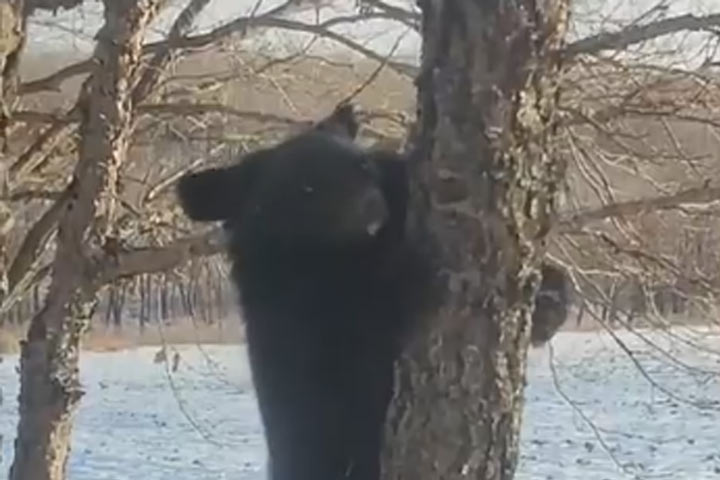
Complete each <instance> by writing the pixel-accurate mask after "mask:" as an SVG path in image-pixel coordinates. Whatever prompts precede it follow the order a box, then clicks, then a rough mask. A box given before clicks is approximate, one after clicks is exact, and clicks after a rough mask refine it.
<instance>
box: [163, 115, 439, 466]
mask: <svg viewBox="0 0 720 480" xmlns="http://www.w3.org/2000/svg"><path fill="white" fill-rule="evenodd" d="M356 133H357V124H356V122H355V118H354V113H353V112H352V107H351V106H342V107H340V108H338V109H337V110H336V111H335V113H334V114H333V116H331V117H330V118H328V119H326V120H324V121H323V122H320V123H319V124H317V125H316V126H315V127H314V128H312V129H310V130H309V131H306V132H304V133H301V134H300V135H297V136H295V137H293V138H290V139H289V140H287V141H285V142H282V143H280V144H279V145H276V146H274V147H271V148H266V149H262V150H259V151H256V152H254V153H251V154H249V155H247V156H245V158H243V159H242V160H241V161H240V162H239V163H237V164H236V165H233V166H229V167H226V168H217V169H208V170H204V171H200V172H198V173H191V174H187V175H185V176H184V177H183V178H181V180H180V181H179V184H178V188H177V190H178V196H179V199H180V202H181V206H182V208H183V210H184V211H185V213H186V214H187V215H188V216H189V217H190V218H191V219H193V220H197V221H222V222H223V226H224V228H225V230H226V232H227V234H228V237H229V254H230V258H231V261H232V276H233V279H234V281H235V283H236V284H237V287H238V288H239V291H240V301H241V305H242V310H243V317H244V319H245V322H246V334H247V341H248V351H249V357H250V365H251V370H252V374H253V382H254V384H255V387H256V391H257V396H258V402H259V408H260V413H261V417H262V421H263V425H264V429H265V436H266V440H267V445H268V451H269V460H270V471H271V472H272V478H273V480H337V479H340V478H347V479H356V480H375V479H377V478H378V477H379V474H380V464H379V459H380V451H381V444H382V436H383V428H384V421H385V413H386V410H387V406H388V403H389V401H390V398H391V395H392V388H393V375H394V373H393V365H394V361H395V359H396V358H397V357H398V355H399V354H400V350H401V346H402V340H403V337H404V334H405V332H406V331H407V327H408V326H410V325H411V324H412V323H413V321H414V320H415V319H416V317H417V316H418V315H419V314H420V313H421V310H422V309H423V308H424V302H425V301H427V299H429V298H430V293H431V287H430V285H431V283H432V273H431V269H430V266H429V264H428V263H427V262H426V260H425V258H424V257H423V256H422V255H420V254H419V252H418V249H416V248H415V247H414V246H413V244H412V243H411V242H410V241H409V240H408V238H407V236H406V235H405V215H406V204H407V199H408V185H407V174H406V171H405V161H404V159H403V158H401V157H400V156H399V155H397V154H395V153H390V152H379V151H368V150H364V149H362V148H360V147H358V146H357V145H355V144H354V143H353V140H354V137H355V134H356Z"/></svg>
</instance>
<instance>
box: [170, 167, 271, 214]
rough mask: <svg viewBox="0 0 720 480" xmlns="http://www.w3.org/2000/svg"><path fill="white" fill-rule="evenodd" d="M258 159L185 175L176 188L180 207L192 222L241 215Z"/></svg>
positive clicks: (256, 168)
mask: <svg viewBox="0 0 720 480" xmlns="http://www.w3.org/2000/svg"><path fill="white" fill-rule="evenodd" d="M260 156H261V155H251V156H248V157H246V158H245V159H244V160H243V161H241V162H240V164H238V165H234V166H232V167H227V168H210V169H207V170H202V171H200V172H195V173H188V174H186V175H184V176H183V177H182V178H180V181H179V182H178V184H177V195H178V198H179V199H180V206H181V207H182V209H183V211H184V212H185V214H186V215H187V216H188V217H190V219H191V220H195V221H200V222H214V221H220V220H228V219H230V218H232V217H234V216H236V215H239V214H240V211H241V209H242V207H243V204H244V200H245V197H246V196H247V195H248V191H249V190H250V188H251V186H252V183H253V181H254V179H255V172H256V171H257V170H258V165H259V162H258V160H259V158H260Z"/></svg>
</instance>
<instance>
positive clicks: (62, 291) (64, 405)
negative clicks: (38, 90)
mask: <svg viewBox="0 0 720 480" xmlns="http://www.w3.org/2000/svg"><path fill="white" fill-rule="evenodd" d="M162 3H163V2H162V0H105V24H104V27H103V28H102V30H101V32H100V34H99V35H98V44H97V47H96V49H95V53H94V61H95V70H94V71H93V73H92V74H91V76H90V77H89V78H88V80H87V81H86V83H85V84H84V86H83V93H82V94H81V95H82V97H81V102H80V105H81V106H82V107H81V109H80V110H81V115H82V121H81V136H80V141H79V142H80V145H79V159H78V164H77V166H76V168H75V172H74V176H73V181H72V184H71V186H70V188H69V189H70V199H69V200H68V202H67V204H66V205H65V206H64V210H65V211H64V212H63V213H62V217H61V219H60V221H59V226H58V234H57V245H56V257H55V261H54V265H53V277H52V282H51V286H50V291H49V293H48V296H47V299H46V302H45V305H44V307H43V309H42V310H41V311H40V312H39V313H38V314H37V315H36V316H35V317H34V318H33V319H32V322H31V325H30V329H29V331H28V336H27V339H26V340H25V341H23V342H22V344H21V358H20V381H21V388H20V396H19V403H20V421H19V424H18V431H17V438H16V440H15V459H14V462H13V465H12V467H11V469H10V480H28V479H32V480H61V479H63V478H65V476H66V465H67V459H68V454H69V451H70V434H71V429H72V417H73V413H74V411H75V409H76V407H77V405H78V402H79V400H80V397H81V396H82V390H81V388H80V382H79V377H78V358H79V343H80V335H81V333H82V331H83V329H84V328H86V326H87V324H88V322H89V319H90V316H91V314H92V310H93V308H94V304H95V301H94V289H93V288H89V285H90V284H92V283H93V278H92V275H89V272H92V271H93V270H94V268H93V262H94V260H93V259H92V258H91V254H90V252H99V251H100V243H101V242H102V241H104V239H103V238H102V234H104V233H105V230H106V227H107V226H108V225H109V224H110V223H111V216H112V210H111V209H112V204H113V201H107V200H108V198H107V194H108V192H112V191H113V187H114V185H112V184H113V182H114V181H115V178H116V175H117V169H118V168H119V167H120V165H121V164H122V162H123V160H124V158H125V155H126V152H127V145H128V141H129V135H130V132H131V127H132V123H133V105H132V102H131V95H132V91H131V87H132V79H133V78H136V73H137V70H138V69H139V68H140V55H141V53H142V39H143V35H144V33H145V30H146V28H147V26H148V25H149V23H150V22H151V21H152V20H153V19H154V17H155V16H156V15H157V12H158V9H159V7H160V5H161V4H162ZM103 200H104V201H103ZM98 216H99V217H101V218H102V219H103V220H104V221H102V222H100V226H101V230H100V232H98V231H97V230H95V231H93V229H91V228H90V227H91V226H93V224H94V223H95V221H96V217H98Z"/></svg>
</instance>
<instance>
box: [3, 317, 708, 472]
mask: <svg viewBox="0 0 720 480" xmlns="http://www.w3.org/2000/svg"><path fill="white" fill-rule="evenodd" d="M673 335H675V336H676V338H674V339H671V338H669V337H668V336H667V335H664V334H654V335H652V336H650V337H649V338H650V339H651V340H652V341H653V342H655V347H651V346H649V345H648V344H647V343H645V342H643V341H642V340H640V339H638V338H636V337H635V336H634V335H633V334H630V333H622V334H618V338H619V341H621V342H623V345H625V347H626V348H627V349H629V350H630V351H632V352H633V356H632V357H630V356H629V355H628V354H627V353H624V352H622V351H621V348H619V347H618V344H617V342H616V341H614V340H613V339H612V338H611V337H610V336H608V335H607V334H598V333H561V334H560V335H559V336H558V337H557V338H556V339H555V340H554V341H553V353H552V358H553V361H552V364H553V365H554V368H551V367H550V363H551V362H550V350H549V349H548V348H543V349H540V350H535V351H533V352H531V355H530V374H529V380H528V389H527V408H526V416H525V422H524V431H523V448H522V458H521V462H520V471H519V472H518V475H517V477H516V478H517V479H518V480H544V479H554V480H561V479H582V480H614V479H623V478H672V479H681V480H683V479H688V480H690V479H692V480H705V479H720V441H719V439H720V381H719V377H718V375H719V374H720V337H718V336H712V335H707V334H705V335H699V334H698V335H694V334H693V333H692V332H689V331H677V330H676V331H674V332H673ZM696 344H697V345H696ZM157 350H158V349H157V348H142V349H136V350H126V351H119V352H112V353H85V354H84V358H83V365H82V372H83V381H84V385H85V387H86V390H87V395H86V396H85V398H84V400H83V402H82V406H81V409H80V411H79V414H78V418H77V424H76V425H77V426H76V430H75V436H74V450H73V456H72V461H71V464H70V477H71V479H72V480H104V479H112V480H124V479H128V480H130V479H133V480H134V479H138V478H142V479H144V480H155V479H158V480H159V479H167V478H173V479H175V480H186V479H187V480H190V479H192V480H205V479H208V480H210V479H213V480H219V479H236V480H245V479H248V480H249V479H253V480H260V479H262V478H263V476H264V462H265V450H264V444H263V439H262V430H261V426H260V423H259V419H258V415H257V410H256V407H255V403H254V401H255V400H254V396H253V392H252V385H251V383H250V377H249V372H248V368H247V363H246V361H245V352H244V349H243V348H242V347H241V346H185V347H179V349H178V351H179V353H180V355H181V358H182V362H181V364H180V368H179V370H178V372H177V373H175V374H169V373H168V370H167V369H166V365H164V364H155V363H153V357H154V355H155V352H156V351H157ZM671 357H672V358H673V359H671ZM634 362H638V364H639V365H641V366H642V367H643V369H642V372H641V370H639V369H638V367H637V365H636V364H635V363H634ZM16 365H17V356H6V357H4V361H3V362H2V363H0V386H1V387H2V390H3V394H4V399H5V401H4V402H3V405H2V406H0V434H2V435H3V437H4V441H3V444H2V453H3V460H2V462H1V463H0V470H1V471H5V472H6V471H7V468H9V466H10V462H11V456H12V438H13V436H14V429H15V422H16V420H17V417H16V404H15V397H16V395H17V375H16V373H15V368H16ZM553 370H554V372H555V376H554V375H553ZM643 372H644V373H643ZM645 375H647V376H649V377H650V378H651V379H652V381H653V382H655V385H653V384H651V382H650V381H649V380H648V378H646V377H645ZM668 394H669V395H671V396H668ZM589 421H590V422H591V423H592V425H593V427H591V426H589V423H588V422H589ZM599 438H600V439H602V441H601V440H599Z"/></svg>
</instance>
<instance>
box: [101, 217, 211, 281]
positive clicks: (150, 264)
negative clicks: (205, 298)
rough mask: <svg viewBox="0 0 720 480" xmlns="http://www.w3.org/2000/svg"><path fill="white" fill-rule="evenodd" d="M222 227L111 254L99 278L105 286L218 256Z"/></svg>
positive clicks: (102, 264) (104, 263) (103, 264)
mask: <svg viewBox="0 0 720 480" xmlns="http://www.w3.org/2000/svg"><path fill="white" fill-rule="evenodd" d="M223 245H224V233H223V231H222V229H221V228H216V229H214V230H210V231H209V232H206V233H204V234H201V235H197V236H193V237H188V238H184V239H180V240H177V241H175V242H173V243H171V244H169V245H165V246H162V247H145V248H138V249H134V250H130V251H124V252H118V253H117V255H114V256H107V257H106V258H105V259H104V260H103V261H102V262H101V263H100V264H99V266H98V267H99V269H98V274H97V275H96V277H95V278H96V281H97V283H98V285H105V284H108V283H110V282H113V281H115V280H118V279H121V278H126V277H133V276H135V275H140V274H143V273H157V272H166V271H169V270H172V269H173V268H176V267H179V266H181V265H183V264H184V263H186V262H188V261H190V259H192V258H195V257H204V256H210V255H215V254H216V253H220V252H222V251H223Z"/></svg>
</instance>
